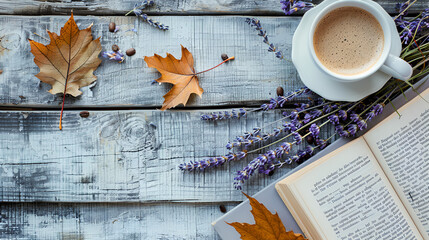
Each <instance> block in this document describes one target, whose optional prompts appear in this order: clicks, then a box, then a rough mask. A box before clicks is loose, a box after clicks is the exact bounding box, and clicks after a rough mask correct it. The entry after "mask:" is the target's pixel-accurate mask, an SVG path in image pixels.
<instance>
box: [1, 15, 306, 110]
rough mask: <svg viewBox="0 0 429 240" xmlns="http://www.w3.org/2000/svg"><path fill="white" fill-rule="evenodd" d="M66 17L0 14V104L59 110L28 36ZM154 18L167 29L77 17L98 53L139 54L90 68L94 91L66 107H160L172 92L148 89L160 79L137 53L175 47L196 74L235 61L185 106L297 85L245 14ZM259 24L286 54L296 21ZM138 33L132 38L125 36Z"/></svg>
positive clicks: (244, 99) (256, 98)
mask: <svg viewBox="0 0 429 240" xmlns="http://www.w3.org/2000/svg"><path fill="white" fill-rule="evenodd" d="M67 19H68V17H65V16H64V17H58V16H43V17H22V16H20V17H18V16H1V17H0V24H1V25H2V27H1V28H0V38H1V39H2V40H1V42H0V46H2V47H3V48H4V49H5V50H4V51H3V54H2V55H1V56H0V69H2V70H3V74H1V75H0V104H1V105H3V106H25V107H52V108H59V107H60V106H59V104H60V103H61V101H62V97H61V96H60V95H52V94H50V93H48V92H47V91H48V90H49V89H50V86H49V85H47V84H45V83H40V81H39V80H38V79H37V78H36V77H35V76H34V75H35V74H37V73H38V72H39V69H38V68H37V66H36V65H35V64H34V62H33V55H32V54H31V53H30V45H29V43H28V41H27V39H28V38H31V39H34V40H36V41H39V42H42V43H47V41H46V40H44V39H42V38H41V37H39V36H37V35H35V34H34V32H37V33H38V34H40V35H42V36H47V34H45V29H50V30H51V31H54V32H58V31H59V29H60V28H61V27H62V26H63V25H64V23H65V22H66V21H67ZM156 19H157V20H160V21H162V22H164V23H165V24H168V25H170V26H171V30H169V31H165V32H164V31H160V30H158V29H155V28H153V27H151V26H149V25H148V24H146V23H144V22H142V21H141V20H139V19H137V18H136V17H76V21H77V23H78V25H79V26H80V28H85V27H87V26H88V25H89V24H91V23H94V26H93V28H92V29H93V35H94V37H95V38H97V37H99V36H101V44H102V47H103V51H104V50H110V49H111V46H112V44H118V45H119V47H120V48H121V49H122V50H123V51H124V52H125V50H127V49H128V48H130V47H134V48H135V49H136V50H137V54H136V55H134V56H133V57H127V58H126V60H125V62H124V63H122V64H119V63H116V62H112V61H108V60H104V61H103V62H102V63H101V66H100V67H99V68H98V69H97V70H96V71H95V75H96V76H97V77H98V80H97V82H96V85H95V86H92V87H84V88H82V89H81V90H82V91H83V95H82V96H80V97H78V98H72V97H67V98H66V108H67V107H69V108H70V107H75V108H76V107H103V106H104V107H105V106H122V107H130V108H132V107H152V108H153V107H159V106H161V104H162V102H163V97H162V96H163V95H165V94H166V93H167V92H168V90H169V89H170V88H171V85H170V84H163V85H161V86H159V85H151V82H152V80H154V79H156V78H158V77H159V76H160V74H159V73H158V72H157V71H156V70H154V69H150V68H148V67H147V66H146V63H145V62H144V61H143V56H152V55H153V54H154V53H158V54H160V55H162V56H165V53H166V52H169V53H172V54H173V55H174V56H176V57H180V44H182V45H183V46H185V47H187V48H188V49H189V50H190V52H191V53H192V54H193V55H194V59H195V69H196V70H198V71H202V70H205V69H209V68H211V67H213V66H215V65H217V64H218V63H220V62H221V61H222V60H221V54H222V53H226V54H228V55H229V56H235V57H236V60H234V61H231V62H228V63H227V64H224V65H222V66H221V67H219V68H216V69H214V70H212V71H210V72H207V73H204V74H201V75H200V84H201V87H202V88H203V89H204V91H205V92H204V94H203V97H202V99H201V98H199V97H197V96H191V99H190V101H189V102H188V106H194V107H195V106H204V107H207V106H228V105H231V104H233V105H247V106H249V105H255V104H260V103H261V101H266V100H267V99H269V98H270V97H272V96H275V92H276V88H277V87H278V86H283V87H284V88H285V90H292V89H297V88H300V87H302V86H303V84H302V82H301V81H300V80H299V79H298V74H297V71H296V70H295V68H294V67H293V65H292V63H291V62H287V61H281V60H279V59H277V58H276V57H275V56H274V54H273V53H270V52H268V51H267V49H268V46H267V45H266V44H264V43H263V42H262V38H261V37H260V36H258V35H257V33H256V32H255V30H254V29H252V28H251V27H250V26H248V25H247V24H246V23H245V17H237V16H205V17H203V16H193V17H185V16H167V17H156ZM261 20H262V22H263V27H264V28H265V29H266V30H267V32H268V33H269V34H270V41H272V42H273V43H278V44H277V46H278V47H279V49H282V50H284V53H285V55H286V56H289V55H290V50H291V41H292V35H293V32H294V30H295V29H296V27H297V25H298V23H299V20H300V18H295V17H294V18H275V17H264V18H261ZM110 21H115V22H116V23H117V25H119V26H120V28H121V30H120V31H119V32H118V33H116V34H113V33H110V32H109V31H108V24H109V22H110ZM134 27H135V28H136V29H138V34H136V33H134V32H132V31H127V30H129V29H132V28H134Z"/></svg>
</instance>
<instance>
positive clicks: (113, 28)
mask: <svg viewBox="0 0 429 240" xmlns="http://www.w3.org/2000/svg"><path fill="white" fill-rule="evenodd" d="M115 29H116V23H114V22H111V23H110V24H109V32H115Z"/></svg>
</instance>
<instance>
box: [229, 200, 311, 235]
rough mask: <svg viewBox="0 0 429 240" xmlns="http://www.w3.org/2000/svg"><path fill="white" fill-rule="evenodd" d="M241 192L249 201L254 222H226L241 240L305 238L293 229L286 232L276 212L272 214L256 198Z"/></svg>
mask: <svg viewBox="0 0 429 240" xmlns="http://www.w3.org/2000/svg"><path fill="white" fill-rule="evenodd" d="M243 194H244V195H246V197H247V198H248V199H249V201H250V206H251V207H252V210H251V213H252V215H253V218H254V219H255V224H248V223H239V222H233V223H227V224H229V225H231V226H233V227H234V228H235V230H236V231H237V232H238V233H240V235H241V239H242V240H262V239H264V240H305V238H304V236H302V235H301V234H296V233H294V232H293V231H289V232H286V228H285V226H284V225H283V223H282V221H281V220H280V217H279V215H278V214H277V213H276V214H272V213H271V212H270V210H268V209H267V208H266V207H265V206H264V205H263V204H262V203H260V202H258V200H256V199H254V198H252V197H250V196H248V195H247V194H245V193H243Z"/></svg>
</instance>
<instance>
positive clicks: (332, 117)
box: [328, 114, 340, 125]
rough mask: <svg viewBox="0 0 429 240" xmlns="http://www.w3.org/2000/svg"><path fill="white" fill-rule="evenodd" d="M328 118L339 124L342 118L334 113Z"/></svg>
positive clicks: (334, 123)
mask: <svg viewBox="0 0 429 240" xmlns="http://www.w3.org/2000/svg"><path fill="white" fill-rule="evenodd" d="M328 120H329V121H331V123H332V124H333V125H338V124H339V123H340V118H339V117H338V115H337V114H333V115H331V116H329V117H328Z"/></svg>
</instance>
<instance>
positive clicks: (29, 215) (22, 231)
mask: <svg viewBox="0 0 429 240" xmlns="http://www.w3.org/2000/svg"><path fill="white" fill-rule="evenodd" d="M223 205H225V207H226V209H227V210H231V209H232V208H233V207H234V206H236V203H225V204H223ZM222 214H223V213H221V212H220V210H219V204H183V203H161V204H107V203H106V204H104V203H103V204H69V203H67V204H58V203H49V204H48V203H23V204H14V203H6V204H5V203H3V204H1V205H0V239H4V240H6V239H44V240H51V239H52V240H53V239H63V240H80V239H82V240H83V239H86V240H90V239H94V240H98V239H106V240H107V239H109V240H137V239H166V240H167V239H168V240H174V239H186V240H189V239H205V240H206V239H207V240H215V239H219V237H218V235H217V234H216V233H215V231H214V229H213V228H212V226H211V224H210V223H211V222H212V221H214V220H215V219H217V218H219V217H221V216H222Z"/></svg>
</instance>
